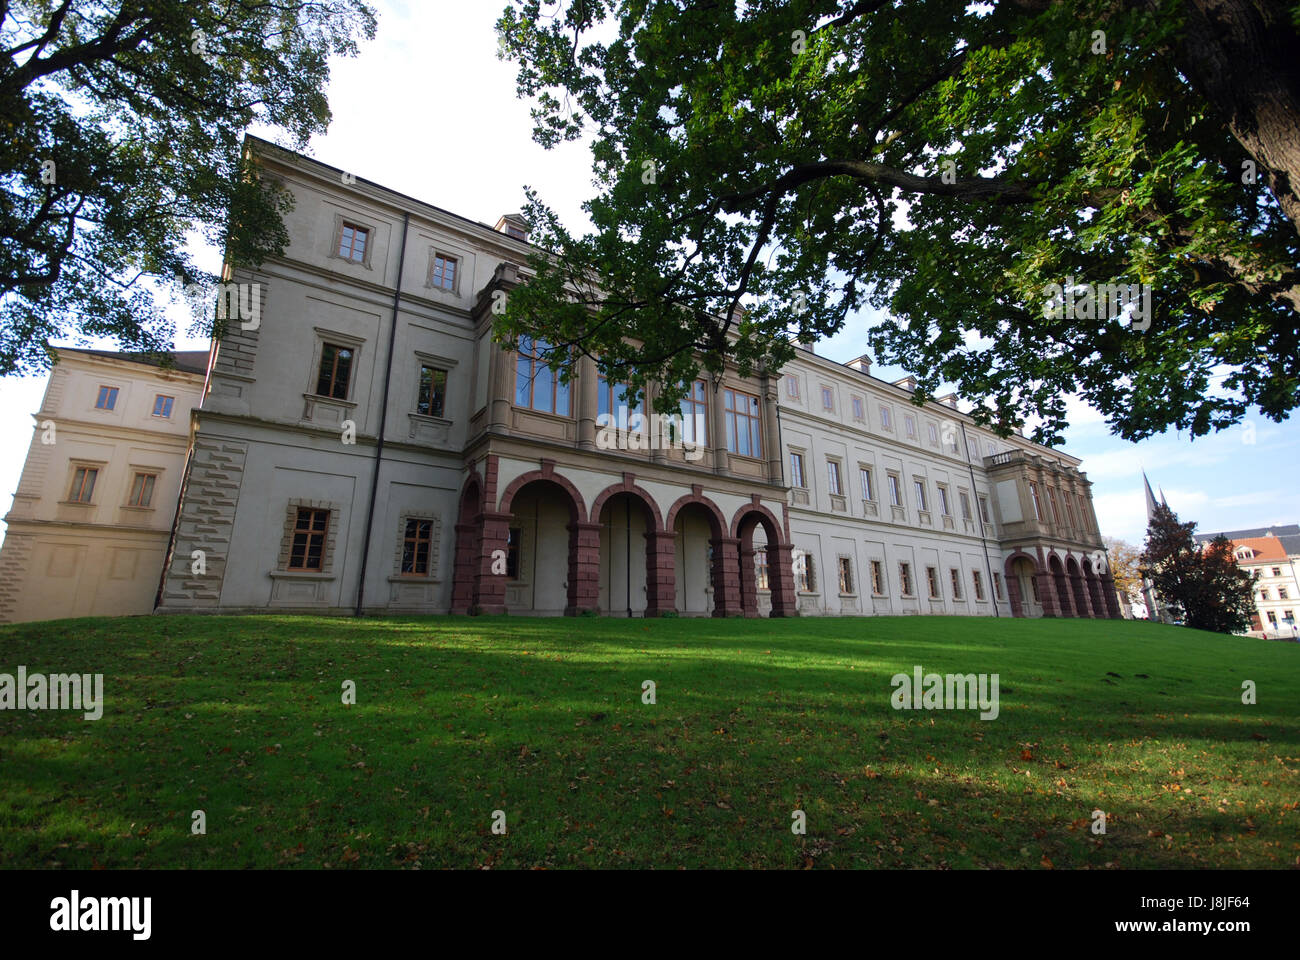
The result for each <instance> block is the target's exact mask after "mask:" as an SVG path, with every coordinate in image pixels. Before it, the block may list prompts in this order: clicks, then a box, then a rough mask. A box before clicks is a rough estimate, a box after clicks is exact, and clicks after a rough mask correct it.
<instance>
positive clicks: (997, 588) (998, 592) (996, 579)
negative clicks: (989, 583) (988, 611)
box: [993, 573, 1002, 600]
mask: <svg viewBox="0 0 1300 960" xmlns="http://www.w3.org/2000/svg"><path fill="white" fill-rule="evenodd" d="M993 596H995V597H997V598H998V599H999V600H1001V599H1002V574H1000V573H995V574H993Z"/></svg>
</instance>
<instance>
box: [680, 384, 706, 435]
mask: <svg viewBox="0 0 1300 960" xmlns="http://www.w3.org/2000/svg"><path fill="white" fill-rule="evenodd" d="M707 396H708V394H707V392H706V388H705V385H704V381H703V380H696V381H695V382H694V383H692V384H691V389H690V391H689V392H688V393H687V394H686V396H685V397H683V398H682V440H683V441H685V442H686V443H695V444H699V445H700V446H704V445H706V444H707V443H708V442H709V418H708V409H709V407H708V402H707V400H706V399H705V398H706V397H707Z"/></svg>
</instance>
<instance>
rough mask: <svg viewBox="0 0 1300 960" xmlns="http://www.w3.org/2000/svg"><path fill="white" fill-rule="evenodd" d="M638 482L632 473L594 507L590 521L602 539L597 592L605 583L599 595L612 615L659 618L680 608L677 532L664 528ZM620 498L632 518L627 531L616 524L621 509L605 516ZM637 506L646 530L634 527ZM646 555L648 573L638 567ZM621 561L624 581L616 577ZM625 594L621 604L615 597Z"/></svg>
mask: <svg viewBox="0 0 1300 960" xmlns="http://www.w3.org/2000/svg"><path fill="white" fill-rule="evenodd" d="M635 480H636V478H635V477H634V476H633V475H632V474H630V473H625V474H623V481H622V482H621V483H616V484H611V485H610V486H608V487H606V488H605V489H604V490H602V491H601V492H600V493H599V494H598V495H597V496H596V499H595V500H593V501H592V504H591V522H592V523H593V524H595V525H597V526H598V528H599V534H598V536H599V538H600V557H599V569H598V573H597V576H598V581H597V583H598V589H599V584H600V583H602V582H603V583H604V585H605V586H604V591H605V592H604V594H603V595H600V594H598V595H600V596H601V604H602V606H603V607H606V608H607V612H609V613H611V614H612V613H615V612H616V611H619V610H625V611H626V612H627V614H628V616H632V615H634V614H635V613H636V612H637V611H643V612H644V616H647V617H656V616H660V615H662V614H664V613H668V612H671V611H673V610H675V609H676V603H675V601H676V596H675V594H676V586H677V582H676V573H675V568H674V563H675V561H676V553H675V550H674V542H673V534H672V531H671V530H665V529H664V526H663V515H662V514H661V513H660V510H659V504H658V503H656V502H655V498H654V497H653V496H652V495H651V494H650V493H649V492H648V491H647V490H645V489H644V488H642V487H639V486H637V485H636V482H635ZM620 500H621V501H622V503H623V510H625V511H627V517H628V527H627V529H626V530H625V531H624V530H620V529H619V525H618V524H617V523H616V522H615V515H614V514H615V512H617V511H615V512H611V513H610V517H609V520H608V523H607V522H606V517H605V513H606V511H607V510H608V509H610V508H612V507H614V506H615V505H616V504H617V503H618V502H619V501H620ZM634 504H635V512H636V513H637V514H638V516H637V519H636V524H637V525H643V526H644V530H636V529H634V528H633V524H632V522H631V516H632V513H633V512H634V507H633V505H634ZM638 540H640V541H641V542H638ZM620 544H621V545H620ZM642 552H644V556H645V570H644V575H643V574H642V572H641V571H639V570H637V569H636V566H637V563H638V562H639V561H638V559H637V556H636V555H639V554H641V553H642ZM620 558H622V559H621V562H622V565H623V572H622V576H621V577H617V576H615V568H616V567H617V566H618V565H619V563H620ZM643 580H644V593H645V606H644V607H641V606H640V603H641V600H640V597H639V596H638V594H639V593H640V592H641V590H642V587H641V583H642V581H643ZM634 586H635V590H634ZM620 595H621V598H622V599H621V602H620V601H619V600H618V599H616V598H618V597H619V596H620Z"/></svg>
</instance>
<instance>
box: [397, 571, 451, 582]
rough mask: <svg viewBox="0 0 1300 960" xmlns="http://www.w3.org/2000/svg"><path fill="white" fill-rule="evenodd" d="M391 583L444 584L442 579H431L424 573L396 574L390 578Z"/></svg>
mask: <svg viewBox="0 0 1300 960" xmlns="http://www.w3.org/2000/svg"><path fill="white" fill-rule="evenodd" d="M388 582H389V583H442V579H441V578H440V577H431V576H428V575H427V574H422V573H395V574H393V575H391V576H390V577H389V578H388Z"/></svg>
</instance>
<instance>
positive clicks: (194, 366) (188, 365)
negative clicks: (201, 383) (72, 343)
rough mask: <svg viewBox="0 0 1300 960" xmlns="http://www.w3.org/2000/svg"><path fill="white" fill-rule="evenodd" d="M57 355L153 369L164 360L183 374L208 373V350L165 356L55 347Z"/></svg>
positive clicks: (175, 351) (161, 364) (171, 352)
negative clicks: (97, 358)
mask: <svg viewBox="0 0 1300 960" xmlns="http://www.w3.org/2000/svg"><path fill="white" fill-rule="evenodd" d="M54 349H55V352H56V353H84V354H86V355H88V356H92V357H103V358H104V359H106V360H125V361H127V362H128V363H143V364H147V365H148V366H151V367H159V368H161V367H162V366H163V362H162V358H163V357H164V356H165V357H168V358H169V359H170V361H171V362H170V364H169V367H170V368H171V369H175V370H179V371H181V372H182V373H197V374H199V375H200V376H203V375H205V374H206V373H207V372H208V351H206V350H168V351H167V352H166V353H165V354H161V355H160V354H153V353H128V352H123V351H118V350H89V349H86V348H84V347H55V348H54Z"/></svg>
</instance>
